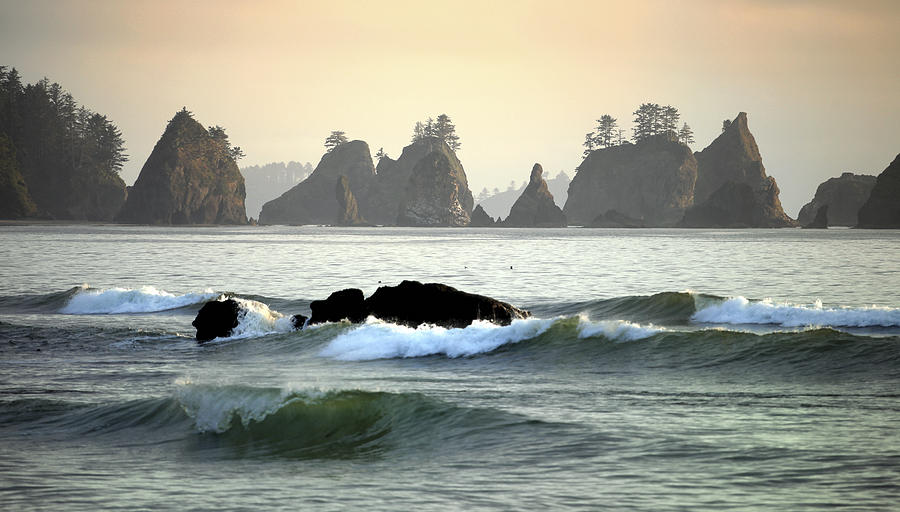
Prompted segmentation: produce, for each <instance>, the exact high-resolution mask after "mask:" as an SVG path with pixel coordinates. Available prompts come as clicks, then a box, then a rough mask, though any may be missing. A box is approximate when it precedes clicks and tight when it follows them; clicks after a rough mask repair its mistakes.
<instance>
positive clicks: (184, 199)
mask: <svg viewBox="0 0 900 512" xmlns="http://www.w3.org/2000/svg"><path fill="white" fill-rule="evenodd" d="M244 195H245V191H244V178H243V176H241V173H240V171H239V170H238V167H237V164H236V163H235V161H234V159H233V158H232V157H231V156H230V155H229V154H228V150H227V148H226V147H225V146H224V145H223V144H221V143H220V142H218V141H216V140H215V139H213V138H212V137H211V136H210V134H209V132H208V131H207V130H206V129H205V128H203V125H201V124H200V123H198V122H197V121H196V120H195V119H194V118H193V117H192V116H191V113H190V112H188V111H187V110H186V109H182V110H181V111H180V112H178V113H177V114H175V117H173V118H172V120H171V121H169V124H168V125H167V126H166V130H165V132H163V134H162V137H160V139H159V141H158V142H157V143H156V146H155V147H154V148H153V152H151V153H150V156H149V157H148V158H147V161H146V162H145V163H144V167H143V168H142V169H141V173H140V175H139V176H138V179H137V181H135V183H134V186H133V187H131V189H130V191H129V194H128V200H127V201H126V203H125V206H124V207H123V208H122V211H121V212H120V213H119V217H118V220H119V221H121V222H129V223H137V224H160V225H172V224H246V223H247V214H246V211H245V209H244Z"/></svg>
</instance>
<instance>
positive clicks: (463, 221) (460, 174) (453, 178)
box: [396, 144, 474, 227]
mask: <svg viewBox="0 0 900 512" xmlns="http://www.w3.org/2000/svg"><path fill="white" fill-rule="evenodd" d="M473 203H474V200H473V198H472V192H471V191H470V190H469V186H468V180H467V178H466V173H465V170H463V168H462V165H461V164H460V163H459V160H458V159H457V158H456V155H455V154H453V151H452V150H450V148H449V147H447V146H446V144H444V145H443V147H442V148H441V150H440V151H433V152H431V153H428V154H427V155H425V156H424V157H423V158H422V159H421V160H419V162H418V163H417V164H416V166H415V167H414V168H413V171H412V175H411V176H410V178H409V183H408V184H407V186H406V195H405V204H404V205H402V206H401V208H400V214H399V215H398V216H397V222H396V223H397V225H398V226H415V227H444V226H467V225H469V222H470V220H471V214H472V207H473Z"/></svg>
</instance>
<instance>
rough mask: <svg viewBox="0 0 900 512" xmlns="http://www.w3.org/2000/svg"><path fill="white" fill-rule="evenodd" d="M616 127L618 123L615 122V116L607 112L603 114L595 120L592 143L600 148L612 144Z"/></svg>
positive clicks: (617, 127)
mask: <svg viewBox="0 0 900 512" xmlns="http://www.w3.org/2000/svg"><path fill="white" fill-rule="evenodd" d="M618 129H619V125H618V123H617V122H616V118H615V117H613V116H611V115H609V114H603V115H602V116H600V119H598V120H597V128H596V132H595V133H596V135H595V138H594V144H595V145H596V146H598V147H601V148H608V147H610V146H612V145H613V142H614V140H615V135H616V133H617V130H618Z"/></svg>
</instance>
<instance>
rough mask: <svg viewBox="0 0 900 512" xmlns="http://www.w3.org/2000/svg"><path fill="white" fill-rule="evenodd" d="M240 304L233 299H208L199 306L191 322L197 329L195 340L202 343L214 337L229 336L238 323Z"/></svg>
mask: <svg viewBox="0 0 900 512" xmlns="http://www.w3.org/2000/svg"><path fill="white" fill-rule="evenodd" d="M241 309H242V308H241V305H240V304H239V303H238V301H236V300H234V299H226V300H222V301H218V300H213V301H209V302H207V303H206V304H204V305H203V307H202V308H200V311H199V312H198V313H197V317H196V318H194V321H193V322H192V323H191V325H193V326H194V327H195V328H196V329H197V341H199V342H201V343H203V342H204V341H209V340H211V339H214V338H225V337H228V336H231V332H232V330H233V329H234V328H235V327H237V325H238V315H239V314H240V312H241Z"/></svg>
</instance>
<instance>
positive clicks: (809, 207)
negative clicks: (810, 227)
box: [797, 172, 875, 226]
mask: <svg viewBox="0 0 900 512" xmlns="http://www.w3.org/2000/svg"><path fill="white" fill-rule="evenodd" d="M874 186H875V176H869V175H866V174H853V173H852V172H845V173H843V174H841V176H840V177H839V178H831V179H829V180H827V181H825V182H824V183H822V184H820V185H819V186H818V188H816V195H815V197H813V199H812V201H810V202H808V203H806V204H805V205H804V206H803V208H801V209H800V214H799V215H797V222H799V223H800V225H802V226H806V225H807V224H809V223H811V222H812V221H813V219H814V218H815V217H816V215H817V213H816V212H818V211H819V210H820V209H821V208H822V207H823V206H827V207H828V224H829V225H831V226H855V225H856V224H857V217H856V215H857V213H859V209H860V208H862V205H863V204H865V202H866V200H867V199H869V194H871V193H872V187H874Z"/></svg>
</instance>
